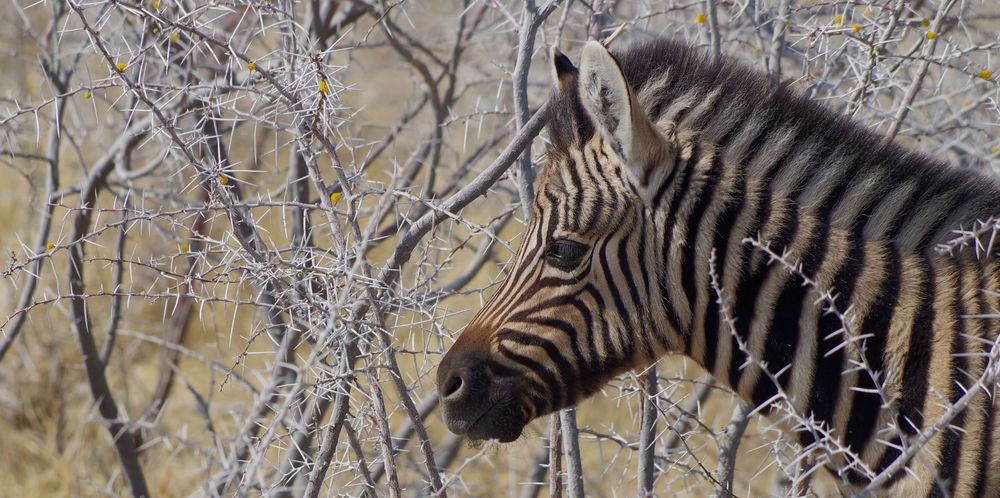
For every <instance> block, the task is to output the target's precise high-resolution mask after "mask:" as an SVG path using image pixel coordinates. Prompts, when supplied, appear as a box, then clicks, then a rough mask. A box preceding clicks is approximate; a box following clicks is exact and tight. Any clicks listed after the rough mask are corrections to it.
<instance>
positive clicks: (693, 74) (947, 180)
mask: <svg viewBox="0 0 1000 498" xmlns="http://www.w3.org/2000/svg"><path fill="white" fill-rule="evenodd" d="M612 54H613V55H614V57H615V59H616V60H617V61H618V63H619V65H620V66H621V69H622V72H623V73H624V75H625V79H626V81H628V83H629V85H630V87H631V88H632V90H633V92H634V93H635V94H636V95H637V96H638V97H639V100H640V103H641V105H642V106H643V110H644V112H645V113H646V115H647V116H648V117H649V118H650V119H651V120H652V121H653V122H657V121H659V120H660V119H661V118H662V117H663V116H664V114H665V113H667V112H668V110H669V109H670V106H671V104H672V103H675V101H677V99H679V98H681V97H683V96H690V95H691V94H692V93H695V94H697V95H699V96H700V98H705V97H706V96H707V95H709V94H710V93H712V92H714V91H717V92H718V98H717V100H716V101H715V105H714V107H713V109H712V111H711V112H709V113H707V114H708V115H707V116H704V117H702V118H700V119H702V122H698V123H694V125H695V126H696V127H697V128H698V129H699V130H700V134H701V135H703V136H714V137H719V136H721V135H722V134H724V133H726V131H727V130H729V129H731V128H732V119H735V118H732V116H738V115H740V114H743V113H741V112H739V111H741V110H743V111H745V110H746V109H747V107H748V106H749V107H750V111H751V112H750V114H757V115H763V116H767V117H768V119H769V120H774V121H775V122H777V123H780V124H782V125H783V126H784V127H794V128H795V130H796V134H797V136H798V137H799V140H802V141H804V143H805V142H806V141H808V142H809V143H811V144H813V145H815V146H816V147H817V149H818V150H821V151H823V152H824V153H843V154H849V155H850V157H848V158H846V159H848V160H851V161H858V162H861V163H863V164H866V165H870V166H871V167H880V168H882V167H884V168H886V169H887V170H888V171H889V172H890V174H891V175H892V176H893V177H894V180H898V181H900V182H903V181H908V180H911V179H914V178H916V179H918V180H919V181H920V182H925V183H924V185H925V186H928V187H930V188H929V189H928V191H929V192H938V193H942V192H948V191H952V192H955V191H958V192H961V193H962V195H972V196H974V197H977V198H979V202H973V203H971V204H972V205H978V206H979V207H980V208H981V209H977V210H976V211H977V212H975V213H969V214H971V215H975V216H973V219H974V218H975V217H976V216H978V217H982V218H986V217H989V216H995V215H997V214H998V213H1000V182H997V181H996V179H994V178H990V177H987V176H986V175H983V174H981V173H978V172H974V171H971V170H968V169H964V168H962V169H960V168H954V167H951V166H950V165H949V164H948V163H946V162H944V161H941V160H938V159H932V158H930V157H928V156H925V155H923V154H920V153H917V152H913V151H910V150H908V149H906V148H903V147H900V146H898V145H896V144H894V143H886V141H885V137H883V136H882V135H879V134H877V133H874V132H872V131H871V130H869V129H868V128H866V127H865V126H863V125H861V124H858V123H856V122H853V121H851V120H850V119H849V118H848V117H847V116H844V115H842V114H840V113H838V112H835V111H833V110H832V109H829V108H827V107H825V106H823V105H821V104H819V103H817V102H815V101H812V100H810V99H808V98H806V97H805V96H802V95H800V94H798V93H797V92H795V91H794V90H792V89H790V88H788V87H787V86H786V85H783V84H778V85H775V84H772V83H771V81H770V79H769V78H768V77H767V75H766V74H764V73H763V72H761V71H759V70H757V69H753V68H750V67H748V66H747V65H745V64H743V63H742V62H740V61H738V60H736V59H734V58H730V57H725V56H724V57H722V58H721V60H720V61H711V60H710V59H709V58H708V56H707V53H706V52H705V51H704V50H701V49H698V48H693V47H690V46H688V45H686V44H684V43H682V42H678V41H675V40H673V39H670V38H654V39H650V40H646V41H640V42H634V43H632V44H631V45H628V46H626V47H625V48H623V49H619V50H613V51H612ZM563 64H569V62H568V60H567V61H565V62H563ZM572 69H573V71H574V73H573V76H574V77H575V68H572ZM576 87H577V85H576V84H575V82H574V84H563V83H561V84H560V85H558V88H557V89H556V90H555V91H554V93H553V95H552V108H551V115H550V121H549V124H548V133H549V138H550V141H551V144H552V145H551V147H550V149H549V154H550V155H553V156H562V155H565V154H566V152H567V151H568V150H570V149H571V148H573V147H578V146H580V145H581V144H584V143H586V142H587V141H589V140H590V138H591V137H593V135H594V133H595V127H594V124H593V123H591V121H590V118H589V117H588V116H587V113H586V112H585V111H584V109H583V107H582V105H581V102H580V96H579V95H578V90H577V88H576ZM925 200H927V199H925ZM915 207H919V204H918V205H917V206H915ZM991 210H992V212H991ZM979 211H981V212H979Z"/></svg>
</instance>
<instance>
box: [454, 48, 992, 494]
mask: <svg viewBox="0 0 1000 498" xmlns="http://www.w3.org/2000/svg"><path fill="white" fill-rule="evenodd" d="M551 62H552V72H553V82H554V84H553V92H552V95H551V97H550V107H549V112H550V114H549V123H548V126H547V130H548V131H547V133H548V137H549V141H550V147H549V150H548V152H547V157H546V165H545V166H544V167H543V168H542V169H540V171H539V174H538V178H537V180H536V194H535V198H534V199H533V200H532V202H533V204H532V206H533V214H532V216H531V217H530V219H529V221H528V225H527V228H526V231H525V234H524V238H523V241H522V245H521V247H520V249H519V251H518V252H517V254H516V256H515V258H514V260H513V263H512V265H511V269H510V271H509V273H508V275H507V276H506V277H505V279H504V280H503V282H502V283H501V284H500V285H499V287H498V289H497V291H496V294H495V295H494V296H492V298H491V299H489V300H488V301H487V302H486V304H485V305H484V307H483V308H482V309H481V310H480V311H479V312H478V313H477V314H476V315H475V316H474V317H473V318H472V320H471V321H470V322H469V323H468V325H467V326H466V327H465V329H464V330H463V332H462V333H461V334H460V335H459V337H458V339H457V340H456V341H455V343H454V344H453V346H452V347H451V348H450V350H449V351H448V352H447V353H446V354H445V356H444V358H443V359H442V360H441V363H440V365H439V368H438V372H437V385H438V390H439V394H440V396H441V400H442V406H443V415H444V419H445V422H446V425H447V427H448V428H449V430H451V431H452V432H454V433H457V434H465V435H467V436H468V437H469V438H471V439H495V440H499V441H501V442H510V441H513V440H516V439H517V438H519V437H520V435H521V433H522V431H523V429H524V427H525V425H526V424H527V423H528V422H530V421H531V420H533V419H535V418H537V417H540V416H542V415H545V414H548V413H551V412H554V411H556V410H559V409H562V408H565V407H569V406H571V405H573V404H575V403H576V402H578V401H580V400H582V399H584V398H586V397H588V396H590V395H591V394H593V393H594V392H595V391H596V390H597V389H599V388H601V387H602V386H603V385H605V384H606V383H607V382H608V381H609V380H610V379H611V378H613V377H615V376H617V375H619V374H622V373H624V372H626V371H629V370H638V369H643V368H645V367H647V366H649V365H651V364H652V363H654V362H655V361H656V360H657V359H658V358H659V357H661V356H663V355H665V354H683V355H686V356H688V357H690V358H691V359H693V360H694V361H695V362H697V363H699V364H700V365H701V366H702V367H703V368H704V369H705V370H706V371H708V372H709V373H710V374H712V375H713V376H714V377H715V378H716V379H717V380H718V381H719V382H721V383H722V384H723V385H725V386H728V387H729V388H730V389H732V391H733V392H735V393H737V394H738V395H739V396H740V398H742V399H743V400H745V401H747V402H749V403H751V404H752V405H754V406H757V407H759V406H761V405H764V404H766V403H769V402H770V401H771V400H773V399H775V397H776V395H777V394H778V393H779V392H782V393H785V394H786V399H787V403H788V405H790V406H791V407H792V408H794V410H795V411H796V412H798V413H802V414H805V416H806V417H807V418H808V419H809V420H813V421H815V424H817V425H818V426H820V427H821V428H823V429H824V430H825V431H826V432H825V433H827V434H831V435H832V436H830V438H831V439H830V440H831V441H833V442H834V443H835V444H837V445H839V447H841V448H844V449H845V450H849V451H844V452H843V454H847V455H854V456H855V458H854V459H853V460H845V461H836V460H837V459H838V458H841V457H840V456H836V455H835V456H834V457H831V458H830V459H829V461H827V462H826V463H827V467H828V468H831V469H841V470H842V472H841V474H840V478H839V479H840V482H841V485H842V486H844V487H845V488H846V489H854V490H857V489H859V488H861V487H863V486H865V485H866V484H869V483H870V482H871V480H872V478H873V477H874V476H876V475H878V474H880V473H882V472H887V469H889V468H890V465H891V464H892V463H893V462H894V461H895V460H896V459H897V458H898V457H899V456H900V455H901V454H902V453H903V451H904V450H905V448H907V447H909V445H910V444H913V442H914V441H915V438H916V437H918V436H919V435H920V434H922V431H927V430H928V429H929V428H930V427H931V426H932V425H933V424H934V423H935V422H936V421H938V420H940V419H941V417H942V414H943V413H944V411H945V410H946V409H947V407H948V406H947V405H949V404H950V403H953V402H955V401H957V400H958V399H960V398H961V397H962V396H963V394H965V393H966V391H967V390H969V389H977V390H979V391H980V393H979V394H978V395H975V396H974V397H972V401H971V402H969V404H968V405H967V407H966V408H965V409H964V410H962V411H960V412H959V413H958V414H957V415H955V416H954V418H953V419H951V420H950V426H948V427H946V428H944V429H943V430H940V431H938V432H937V433H936V434H935V435H934V436H933V437H931V438H930V439H929V441H928V442H927V443H926V444H925V445H923V446H922V447H921V449H920V451H919V452H917V454H916V456H915V457H913V458H910V459H909V460H907V461H906V468H905V469H901V470H897V471H895V472H892V473H891V475H889V476H888V478H884V479H883V480H882V482H881V486H880V489H879V493H888V494H891V495H904V494H913V495H914V496H918V495H919V496H923V495H952V496H1000V414H998V407H1000V405H998V402H994V401H993V400H994V399H996V398H994V397H993V394H995V389H994V390H993V392H992V393H990V392H983V391H986V389H984V388H982V387H976V381H977V379H979V378H980V377H981V376H983V374H984V372H985V371H986V369H987V366H988V359H989V351H990V350H991V347H992V346H993V344H994V342H995V341H997V336H998V331H1000V319H998V318H997V312H998V310H1000V292H997V291H1000V258H998V257H996V256H995V251H996V249H995V248H993V247H989V248H987V250H986V253H987V254H986V256H984V255H982V254H978V257H977V254H974V251H971V250H964V251H959V252H958V253H957V254H954V255H944V254H940V252H939V251H936V250H935V247H937V246H938V245H939V244H941V243H943V242H945V241H947V240H950V239H951V238H952V237H954V232H953V230H955V229H956V228H958V227H962V226H965V227H968V226H970V224H972V223H975V222H976V221H977V220H980V221H981V220H987V219H990V217H992V216H995V215H998V214H1000V183H998V182H997V181H996V180H994V179H992V178H989V177H987V176H985V175H983V174H979V173H976V172H973V171H970V170H967V169H959V168H955V167H952V166H949V165H947V164H945V163H943V162H941V161H938V160H935V159H932V158H929V157H927V156H924V155H921V154H918V153H915V152H911V151H908V150H906V149H904V148H902V147H900V146H897V145H894V144H892V143H888V141H887V140H886V139H885V137H882V136H879V135H877V134H875V133H873V132H871V131H869V130H867V129H865V128H864V127H862V126H859V125H857V124H855V123H852V122H851V121H850V120H849V119H848V118H845V117H843V116H841V115H839V114H838V113H835V112H833V111H831V110H829V109H826V108H824V107H822V106H821V105H818V104H816V103H815V102H812V101H810V100H808V99H806V98H805V97H803V96H800V95H798V94H796V93H794V92H793V91H792V90H790V89H788V88H786V87H785V86H783V85H774V84H772V83H771V82H770V80H769V79H768V77H767V76H766V75H764V74H761V73H759V72H757V71H754V70H752V69H749V68H747V67H746V66H744V65H742V64H741V63H739V62H736V61H733V60H731V59H728V58H721V59H720V60H713V59H710V58H708V57H707V56H706V55H704V53H703V52H702V51H700V50H698V49H696V48H692V47H689V46H687V45H685V44H683V43H680V42H677V41H673V40H670V39H655V40H650V41H645V42H638V43H635V44H633V45H632V46H631V48H628V49H625V50H620V51H619V50H616V51H615V53H614V54H612V53H611V52H610V51H609V50H607V49H606V48H605V47H604V46H603V45H602V44H600V43H597V42H588V43H587V44H586V45H585V47H584V48H583V53H582V56H581V60H580V65H579V68H578V67H577V66H575V65H574V64H573V62H571V61H570V59H569V58H567V57H566V56H565V55H563V54H561V53H559V51H558V50H553V52H552V57H551ZM775 258H778V259H780V260H787V261H795V263H790V264H789V265H788V266H792V267H793V269H794V270H795V271H788V268H786V267H783V266H782V265H780V264H777V263H776V262H775ZM804 280H807V281H810V282H813V283H814V285H813V286H808V285H804V284H803V281H804ZM713 282H714V283H715V285H713ZM822 289H827V290H828V292H826V291H823V290H822ZM983 289H987V290H992V291H993V292H984V291H983ZM824 292H826V295H827V296H830V297H831V301H832V305H835V306H836V309H839V310H841V311H844V310H847V311H849V315H850V319H849V320H847V321H845V320H843V319H842V318H843V317H844V315H843V314H837V313H830V312H828V311H829V310H830V309H831V307H826V308H824V306H820V305H817V302H818V301H819V300H820V297H821V294H823V293H824ZM991 314H992V317H991ZM727 316H728V317H729V318H728V319H727V318H726V317H727ZM847 323H849V324H850V327H847V326H846V324H847ZM848 329H850V330H848ZM847 332H850V333H851V335H850V336H848V333H847ZM848 344H853V345H855V346H857V347H854V348H850V347H846V345H848ZM857 365H865V367H866V368H857ZM984 384H989V385H992V384H990V383H984ZM816 434H817V433H816V432H815V431H809V430H800V431H796V433H795V434H793V435H792V436H793V437H796V438H797V439H798V441H799V442H800V444H802V445H803V447H809V445H810V444H813V443H815V442H816V440H817V436H816ZM932 434H934V433H932ZM838 455H839V453H838ZM844 458H846V457H844ZM834 464H837V465H834Z"/></svg>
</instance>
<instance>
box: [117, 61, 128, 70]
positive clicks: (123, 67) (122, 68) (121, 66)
mask: <svg viewBox="0 0 1000 498" xmlns="http://www.w3.org/2000/svg"><path fill="white" fill-rule="evenodd" d="M127 67H128V64H125V63H124V62H119V63H118V70H119V71H124V70H125V68H127Z"/></svg>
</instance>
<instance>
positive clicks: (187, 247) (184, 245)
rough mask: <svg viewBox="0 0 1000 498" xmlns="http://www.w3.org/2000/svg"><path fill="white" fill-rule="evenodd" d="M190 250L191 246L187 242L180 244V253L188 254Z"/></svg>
mask: <svg viewBox="0 0 1000 498" xmlns="http://www.w3.org/2000/svg"><path fill="white" fill-rule="evenodd" d="M190 250H191V244H188V243H187V242H181V252H188V251H190Z"/></svg>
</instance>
